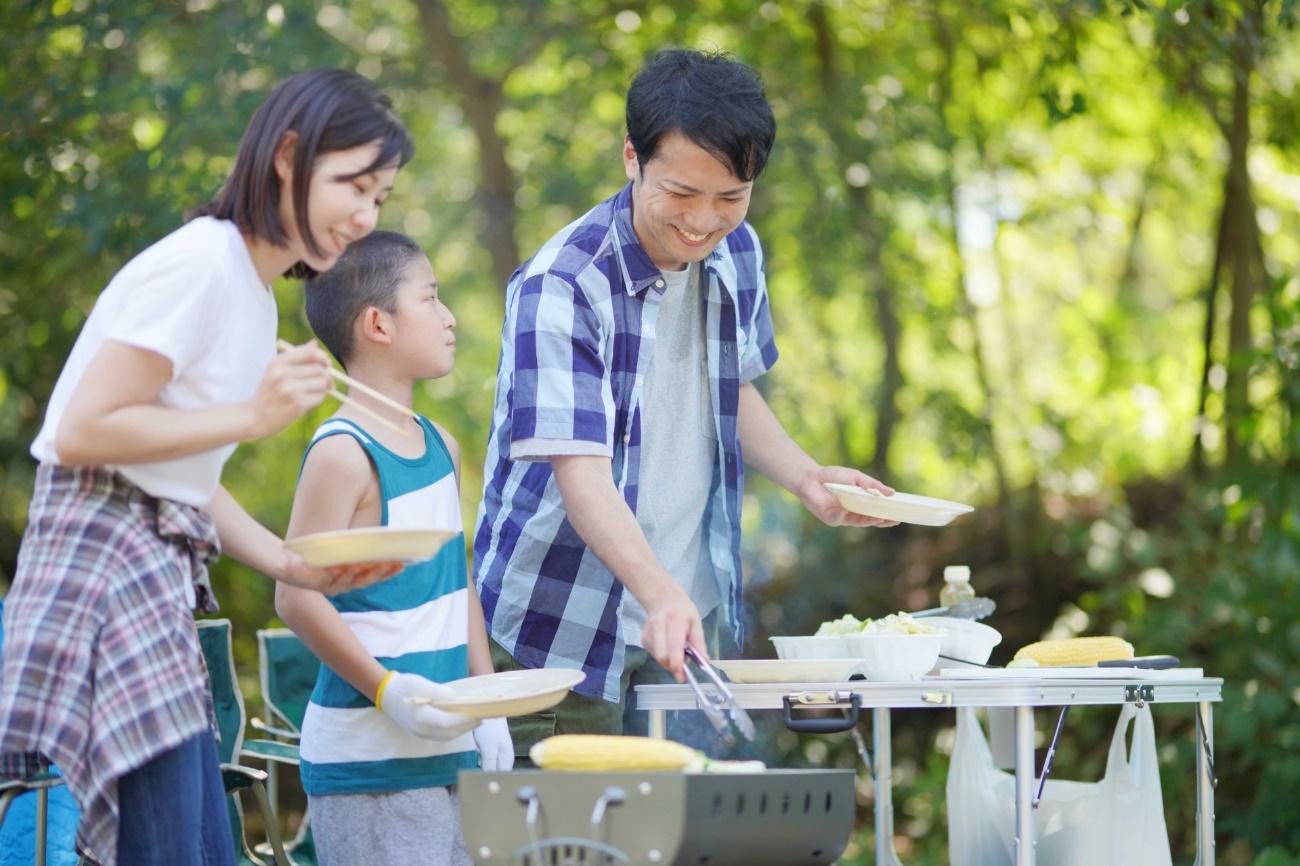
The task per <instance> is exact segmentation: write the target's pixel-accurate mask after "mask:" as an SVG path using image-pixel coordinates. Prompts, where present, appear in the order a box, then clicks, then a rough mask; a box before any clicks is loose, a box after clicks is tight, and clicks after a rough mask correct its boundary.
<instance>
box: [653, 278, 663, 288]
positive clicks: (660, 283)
mask: <svg viewBox="0 0 1300 866" xmlns="http://www.w3.org/2000/svg"><path fill="white" fill-rule="evenodd" d="M663 287H664V281H663V280H655V288H656V289H662V288H663Z"/></svg>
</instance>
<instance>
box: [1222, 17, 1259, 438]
mask: <svg viewBox="0 0 1300 866" xmlns="http://www.w3.org/2000/svg"><path fill="white" fill-rule="evenodd" d="M1243 16H1244V17H1243V18H1242V20H1241V21H1240V22H1238V24H1237V30H1236V33H1235V34H1234V37H1233V72H1234V79H1235V81H1234V86H1233V94H1232V126H1231V134H1230V135H1229V137H1228V152H1229V160H1228V185H1229V186H1230V187H1231V189H1232V196H1231V200H1232V201H1233V202H1234V203H1235V204H1236V209H1235V212H1230V213H1231V214H1232V218H1231V222H1230V223H1229V229H1228V234H1227V240H1228V250H1227V252H1228V253H1229V257H1230V260H1231V262H1232V311H1231V313H1230V314H1229V317H1228V358H1227V371H1228V377H1227V383H1226V385H1225V386H1224V412H1223V421H1224V432H1225V438H1224V442H1225V444H1226V454H1225V456H1226V458H1227V459H1228V461H1232V460H1234V459H1235V458H1236V456H1237V451H1238V446H1239V437H1240V430H1239V425H1240V424H1241V423H1242V421H1244V420H1245V419H1246V418H1248V417H1249V415H1250V400H1249V396H1248V394H1247V386H1248V384H1249V372H1250V363H1251V350H1252V348H1253V345H1254V344H1253V340H1252V339H1251V328H1250V308H1251V304H1252V302H1253V301H1254V298H1255V291H1256V285H1257V283H1258V282H1259V281H1260V280H1261V279H1262V277H1263V274H1261V273H1259V272H1257V270H1256V267H1255V263H1256V261H1257V257H1256V253H1255V251H1256V249H1257V248H1258V246H1259V242H1258V238H1257V233H1258V232H1259V226H1258V223H1257V222H1256V216H1255V199H1254V195H1253V194H1252V192H1251V189H1250V169H1249V166H1248V164H1247V158H1248V156H1249V149H1250V78H1251V75H1252V73H1253V72H1254V69H1255V54H1254V48H1253V46H1252V42H1253V40H1254V39H1255V37H1256V35H1257V33H1258V29H1259V24H1260V21H1259V15H1258V11H1257V10H1255V9H1254V8H1253V7H1252V6H1251V5H1250V4H1246V5H1245V8H1244V9H1243Z"/></svg>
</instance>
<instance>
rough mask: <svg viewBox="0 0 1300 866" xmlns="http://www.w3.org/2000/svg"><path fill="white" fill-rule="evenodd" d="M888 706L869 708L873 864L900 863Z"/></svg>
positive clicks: (893, 864) (898, 865) (885, 865)
mask: <svg viewBox="0 0 1300 866" xmlns="http://www.w3.org/2000/svg"><path fill="white" fill-rule="evenodd" d="M892 748H893V747H892V746H891V744H890V730H889V708H888V707H877V708H876V709H874V710H872V711H871V751H872V752H873V753H874V757H875V759H876V803H875V807H876V809H875V811H876V866H902V863H901V862H899V859H898V852H897V851H895V850H894V756H893V752H892Z"/></svg>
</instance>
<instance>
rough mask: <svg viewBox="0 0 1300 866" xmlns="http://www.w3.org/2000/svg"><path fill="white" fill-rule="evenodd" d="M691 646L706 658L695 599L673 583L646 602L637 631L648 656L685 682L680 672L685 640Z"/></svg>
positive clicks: (707, 655) (683, 675)
mask: <svg viewBox="0 0 1300 866" xmlns="http://www.w3.org/2000/svg"><path fill="white" fill-rule="evenodd" d="M687 643H689V644H690V645H691V646H693V647H695V651H696V652H698V653H699V654H700V656H701V657H703V658H706V659H707V658H708V657H709V654H708V650H707V648H706V647H705V646H704V626H703V625H702V624H701V623H700V611H699V609H698V608H696V607H695V603H694V602H692V601H691V600H690V597H689V596H687V595H686V593H685V592H684V591H683V590H682V588H681V587H679V586H678V585H677V584H672V585H671V588H670V589H669V591H668V592H667V593H666V594H665V595H664V596H663V597H662V599H661V600H659V601H657V602H656V603H654V604H653V605H646V621H645V628H644V629H643V630H642V632H641V645H642V646H643V647H645V651H646V652H647V653H649V654H650V657H651V658H653V659H654V660H655V661H656V662H658V663H659V664H660V665H661V666H662V667H663V668H664V669H665V670H667V671H668V672H669V673H670V674H672V675H673V676H674V677H676V678H677V682H679V683H684V682H686V675H685V674H684V673H682V664H683V659H684V656H685V653H686V644H687Z"/></svg>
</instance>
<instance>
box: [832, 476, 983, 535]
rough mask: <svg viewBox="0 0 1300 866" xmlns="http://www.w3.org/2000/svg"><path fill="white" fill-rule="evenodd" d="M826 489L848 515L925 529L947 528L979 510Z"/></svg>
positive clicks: (841, 487)
mask: <svg viewBox="0 0 1300 866" xmlns="http://www.w3.org/2000/svg"><path fill="white" fill-rule="evenodd" d="M825 484H826V489H827V490H829V491H830V492H831V493H834V494H835V498H836V499H838V500H839V501H840V505H841V506H843V507H844V510H845V511H852V512H853V513H854V514H862V515H865V516H867V517H877V518H880V519H881V520H894V521H897V522H899V523H917V524H920V525H922V526H947V525H948V524H949V523H952V521H953V519H954V518H956V517H958V516H960V515H962V514H968V513H970V512H971V511H974V510H975V509H974V508H972V507H971V506H969V505H963V504H962V503H960V502H949V501H948V500H947V499H935V498H933V497H930V496H917V495H916V494H915V493H895V494H894V495H893V496H884V495H882V494H880V493H877V492H875V491H874V490H865V489H863V488H861V487H856V486H854V485H852V484H837V483H836V482H834V481H827V482H825Z"/></svg>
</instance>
